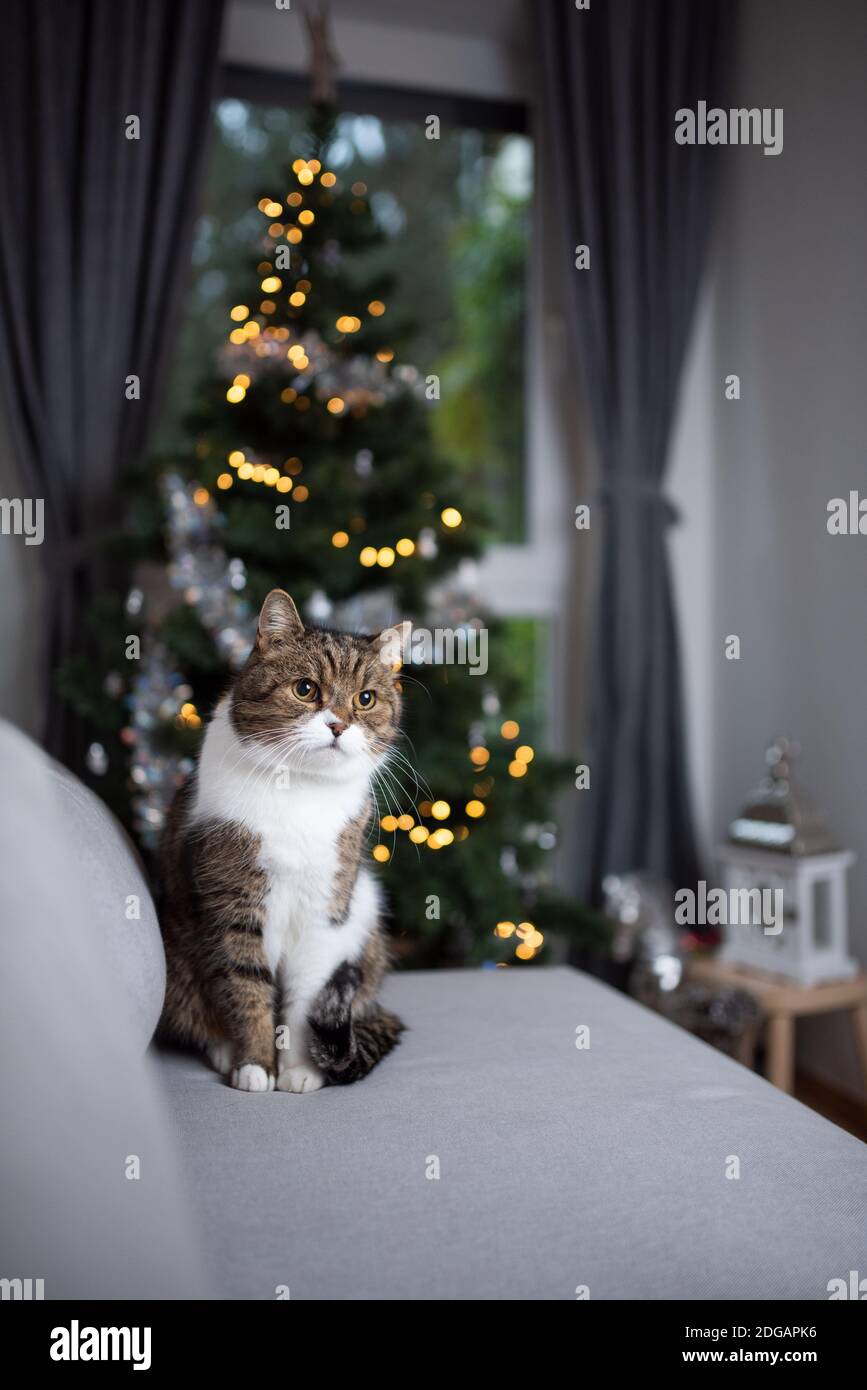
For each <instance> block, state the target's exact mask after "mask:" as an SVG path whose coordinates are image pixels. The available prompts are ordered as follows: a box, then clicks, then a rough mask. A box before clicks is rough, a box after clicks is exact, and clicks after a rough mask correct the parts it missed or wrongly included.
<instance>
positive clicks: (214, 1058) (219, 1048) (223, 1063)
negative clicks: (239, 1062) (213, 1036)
mask: <svg viewBox="0 0 867 1390" xmlns="http://www.w3.org/2000/svg"><path fill="white" fill-rule="evenodd" d="M208 1058H209V1060H210V1063H211V1066H212V1067H213V1068H214V1071H218V1072H219V1073H220V1075H221V1076H226V1074H227V1073H228V1072H230V1071H231V1070H232V1044H231V1043H227V1042H213V1043H208Z"/></svg>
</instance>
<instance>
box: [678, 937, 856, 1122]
mask: <svg viewBox="0 0 867 1390" xmlns="http://www.w3.org/2000/svg"><path fill="white" fill-rule="evenodd" d="M687 972H688V977H689V978H690V979H691V980H695V981H696V982H697V983H698V984H702V985H707V986H708V987H709V988H713V987H714V986H726V987H727V988H729V989H731V988H737V989H742V990H745V991H746V993H747V994H749V995H751V996H752V998H753V999H755V1001H756V1003H757V1004H758V1005H759V1007H760V1008H761V1010H762V1012H763V1014H764V1015H765V1017H766V1019H767V1059H766V1071H767V1077H768V1080H769V1081H771V1082H773V1084H774V1085H775V1086H779V1088H780V1090H781V1091H787V1092H788V1093H789V1095H791V1093H792V1090H793V1088H794V1081H795V1020H796V1019H798V1018H803V1017H804V1015H806V1014H827V1013H834V1012H836V1011H837V1010H838V1009H845V1010H846V1011H847V1012H848V1014H849V1016H850V1018H851V1020H852V1027H853V1029H854V1031H855V1046H856V1049H857V1052H858V1060H859V1062H860V1064H861V1070H862V1072H863V1075H864V1085H865V1087H867V976H865V975H856V976H855V978H854V979H851V980H836V981H834V983H833V984H827V985H812V986H810V987H807V986H805V985H797V984H795V983H793V982H787V981H785V980H775V979H772V978H771V977H770V976H767V977H765V976H762V975H758V974H754V973H753V972H752V971H750V970H741V969H739V968H738V967H737V966H733V965H724V964H723V963H722V962H720V961H717V960H712V959H707V960H691V961H690V962H689V965H688V967H687Z"/></svg>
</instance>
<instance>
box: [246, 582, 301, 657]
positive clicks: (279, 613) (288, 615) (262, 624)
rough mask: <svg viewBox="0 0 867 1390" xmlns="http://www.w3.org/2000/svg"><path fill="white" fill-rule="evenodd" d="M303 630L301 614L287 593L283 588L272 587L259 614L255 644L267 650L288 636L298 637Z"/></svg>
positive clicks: (262, 649)
mask: <svg viewBox="0 0 867 1390" xmlns="http://www.w3.org/2000/svg"><path fill="white" fill-rule="evenodd" d="M303 631H304V624H303V622H302V621H301V616H300V614H299V612H298V609H297V608H296V607H295V604H294V603H293V602H292V600H291V598H290V597H289V595H288V594H287V593H286V592H285V590H283V589H272V590H271V592H270V594H269V595H268V597H267V598H266V600H265V602H264V603H263V604H262V611H261V612H260V614H259V626H258V628H257V630H256V646H257V647H258V648H259V650H260V651H268V650H269V649H270V648H271V647H279V646H280V644H281V643H282V642H285V641H287V640H288V638H290V637H300V636H301V634H302V632H303Z"/></svg>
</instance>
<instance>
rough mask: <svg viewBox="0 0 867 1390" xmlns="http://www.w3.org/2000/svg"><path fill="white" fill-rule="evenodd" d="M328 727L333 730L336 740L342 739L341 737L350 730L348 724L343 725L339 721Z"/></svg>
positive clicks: (336, 720)
mask: <svg viewBox="0 0 867 1390" xmlns="http://www.w3.org/2000/svg"><path fill="white" fill-rule="evenodd" d="M328 727H329V729H330V730H331V732H332V733H333V735H334V737H335V738H340V735H341V734H342V733H345V732H346V729H347V728H348V725H347V724H341V722H340V720H339V719H335V721H334V723H333V724H329V725H328Z"/></svg>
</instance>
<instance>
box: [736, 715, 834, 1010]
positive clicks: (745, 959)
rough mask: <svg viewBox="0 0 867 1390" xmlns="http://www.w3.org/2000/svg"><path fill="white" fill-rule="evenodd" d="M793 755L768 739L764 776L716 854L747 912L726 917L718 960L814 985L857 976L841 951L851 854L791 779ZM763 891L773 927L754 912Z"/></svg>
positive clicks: (783, 743)
mask: <svg viewBox="0 0 867 1390" xmlns="http://www.w3.org/2000/svg"><path fill="white" fill-rule="evenodd" d="M799 751H800V750H799V748H798V745H797V744H794V743H792V742H791V741H790V740H789V739H786V738H777V739H775V740H774V742H773V743H772V744H771V745H770V747H769V748H768V751H767V754H766V760H767V763H768V772H767V775H766V776H765V778H764V779H763V781H762V782H761V784H760V785H759V787H758V788H757V790H756V791H755V792H754V793H753V794H752V796H751V797H750V799H749V801H748V803H747V805H746V806H745V807H744V809H743V810H742V812H741V813H740V815H739V816H738V817H737V818H736V819H735V820H734V821H732V824H731V826H730V828H729V840H728V843H727V844H725V845H723V846H722V847H721V848H720V849H719V851H718V858H719V864H720V878H721V886H722V888H723V889H724V890H725V891H726V892H727V894H728V899H729V902H730V903H732V904H733V905H734V904H735V903H737V904H738V907H739V908H740V907H741V906H743V908H745V909H746V910H745V911H743V912H740V911H738V912H737V913H735V912H734V911H733V910H731V911H730V912H729V921H728V924H727V925H726V926H725V927H724V939H723V948H722V951H721V952H720V956H719V959H720V960H721V961H722V962H724V963H726V964H729V965H738V966H746V967H750V968H751V969H754V970H762V971H765V972H766V973H768V974H771V975H779V976H782V977H783V978H785V979H789V980H796V981H798V983H799V984H802V985H815V984H821V983H824V982H825V981H829V980H846V979H851V978H852V977H853V976H855V975H856V974H857V972H858V966H857V964H856V962H855V961H854V960H853V959H852V958H851V957H850V956H849V954H848V949H847V908H846V871H847V870H848V868H849V866H850V865H851V864H852V863H853V861H854V855H853V854H852V853H851V851H849V850H846V849H842V848H840V847H839V846H838V845H837V844H836V843H835V841H834V838H833V837H832V835H831V834H830V832H829V831H828V828H827V826H826V825H825V822H824V819H823V818H822V816H821V815H819V813H818V812H817V811H816V810H815V809H814V808H813V807H812V806H810V804H809V802H808V801H807V799H806V797H805V796H804V793H803V792H802V791H801V790H800V788H798V786H797V785H796V783H795V782H794V781H793V778H792V759H793V758H794V757H796V756H797V754H798V752H799ZM768 890H770V892H771V893H774V895H775V897H774V899H771V900H770V901H775V902H776V903H778V904H779V903H781V904H782V913H781V915H780V919H779V920H774V922H772V923H768V922H765V921H764V919H763V918H762V917H761V915H760V914H759V913H758V912H756V911H754V908H755V906H756V904H759V905H761V903H762V902H763V901H764V900H765V892H767V891H768ZM760 894H761V897H760V896H759V895H760ZM777 895H778V896H777ZM735 917H737V921H734V920H733V919H734V918H735Z"/></svg>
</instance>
